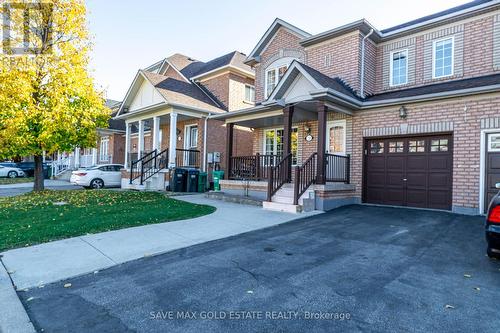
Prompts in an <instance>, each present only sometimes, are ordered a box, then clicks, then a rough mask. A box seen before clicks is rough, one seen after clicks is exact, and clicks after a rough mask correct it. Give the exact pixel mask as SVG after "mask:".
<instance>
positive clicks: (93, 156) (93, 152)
mask: <svg viewBox="0 0 500 333" xmlns="http://www.w3.org/2000/svg"><path fill="white" fill-rule="evenodd" d="M92 165H97V148H92Z"/></svg>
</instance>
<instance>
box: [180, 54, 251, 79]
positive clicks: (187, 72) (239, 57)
mask: <svg viewBox="0 0 500 333" xmlns="http://www.w3.org/2000/svg"><path fill="white" fill-rule="evenodd" d="M245 59H246V56H245V55H244V54H242V53H241V52H238V51H233V52H231V53H228V54H225V55H223V56H220V57H218V58H215V59H212V60H210V61H208V62H201V61H195V62H192V63H191V64H189V65H187V66H185V67H184V68H182V69H179V68H178V67H177V69H179V70H180V71H181V73H182V74H183V75H184V76H185V77H187V78H192V77H194V76H198V75H200V74H203V73H207V72H210V71H212V70H214V69H217V68H220V67H223V66H227V65H233V66H235V67H238V68H240V69H242V70H245V71H247V72H253V69H252V68H251V67H250V66H248V65H245V64H244V63H243V61H244V60H245ZM174 66H175V65H174Z"/></svg>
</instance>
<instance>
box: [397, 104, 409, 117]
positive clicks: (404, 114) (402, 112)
mask: <svg viewBox="0 0 500 333" xmlns="http://www.w3.org/2000/svg"><path fill="white" fill-rule="evenodd" d="M407 116H408V112H407V111H406V107H405V106H404V105H401V107H400V108H399V118H401V119H406V117H407Z"/></svg>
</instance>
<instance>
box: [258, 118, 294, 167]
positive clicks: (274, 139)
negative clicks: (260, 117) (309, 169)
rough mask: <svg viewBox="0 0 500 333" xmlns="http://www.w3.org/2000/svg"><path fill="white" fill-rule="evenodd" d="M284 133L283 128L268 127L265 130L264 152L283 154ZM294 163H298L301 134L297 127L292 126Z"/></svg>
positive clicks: (266, 153)
mask: <svg viewBox="0 0 500 333" xmlns="http://www.w3.org/2000/svg"><path fill="white" fill-rule="evenodd" d="M283 134H284V130H283V129H281V128H279V129H278V128H273V129H267V130H265V131H264V154H265V155H278V156H283ZM291 146H292V164H293V165H297V163H298V150H299V149H298V147H299V136H298V129H297V127H294V128H292V142H291Z"/></svg>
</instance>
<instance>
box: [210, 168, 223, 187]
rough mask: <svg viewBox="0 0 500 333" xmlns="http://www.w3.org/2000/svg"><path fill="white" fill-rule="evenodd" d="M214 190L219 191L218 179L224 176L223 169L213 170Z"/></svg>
mask: <svg viewBox="0 0 500 333" xmlns="http://www.w3.org/2000/svg"><path fill="white" fill-rule="evenodd" d="M212 175H213V177H214V191H220V180H221V179H223V178H224V171H221V170H219V171H213V174H212Z"/></svg>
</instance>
